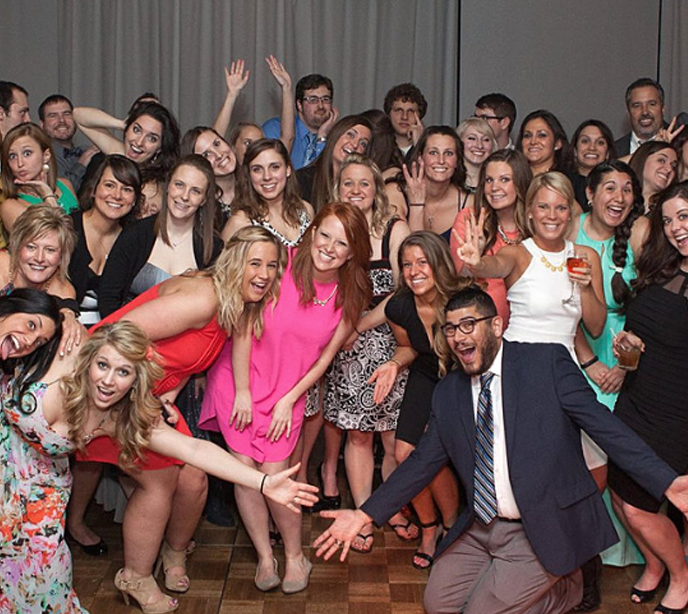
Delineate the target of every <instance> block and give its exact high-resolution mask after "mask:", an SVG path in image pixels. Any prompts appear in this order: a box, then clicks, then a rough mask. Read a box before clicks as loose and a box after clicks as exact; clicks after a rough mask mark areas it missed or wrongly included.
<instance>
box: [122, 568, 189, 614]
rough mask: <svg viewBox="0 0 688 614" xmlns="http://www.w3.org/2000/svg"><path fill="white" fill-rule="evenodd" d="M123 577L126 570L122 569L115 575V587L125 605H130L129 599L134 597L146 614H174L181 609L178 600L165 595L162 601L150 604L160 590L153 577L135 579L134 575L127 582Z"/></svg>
mask: <svg viewBox="0 0 688 614" xmlns="http://www.w3.org/2000/svg"><path fill="white" fill-rule="evenodd" d="M123 576H124V569H123V568H122V569H120V570H119V571H118V572H117V575H115V586H116V587H117V589H118V590H119V592H120V593H122V598H123V599H124V603H126V604H127V605H129V598H130V597H133V599H134V601H136V603H138V604H139V607H140V608H141V611H142V612H143V613H144V614H165V613H166V612H174V611H175V610H176V609H177V608H178V607H179V602H178V601H177V600H176V599H174V598H173V597H169V596H168V595H165V594H164V593H163V598H162V599H160V600H158V601H154V602H153V603H148V600H149V599H150V598H151V595H152V594H153V593H155V592H156V591H158V590H159V589H158V585H157V583H156V582H155V578H154V577H153V576H141V577H138V578H135V577H134V576H133V575H132V577H131V578H129V579H128V580H125V579H124V577H123Z"/></svg>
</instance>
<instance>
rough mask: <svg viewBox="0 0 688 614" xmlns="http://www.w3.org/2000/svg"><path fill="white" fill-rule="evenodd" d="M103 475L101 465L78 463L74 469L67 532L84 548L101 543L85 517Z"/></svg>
mask: <svg viewBox="0 0 688 614" xmlns="http://www.w3.org/2000/svg"><path fill="white" fill-rule="evenodd" d="M102 473H103V465H102V464H101V463H90V462H78V463H75V464H74V466H73V467H72V476H73V478H74V484H73V486H72V495H71V497H70V499H69V505H68V506H67V530H68V531H69V533H70V534H71V536H72V537H73V538H74V539H75V540H76V541H77V542H79V543H80V544H83V545H84V546H91V545H94V544H97V543H98V542H99V541H100V537H99V536H98V535H97V534H96V533H94V532H93V531H92V530H91V529H90V528H89V527H88V526H87V525H86V521H85V519H84V517H85V516H86V509H87V508H88V504H89V503H90V501H91V499H93V495H94V493H95V492H96V488H97V487H98V482H99V481H100V476H101V475H102Z"/></svg>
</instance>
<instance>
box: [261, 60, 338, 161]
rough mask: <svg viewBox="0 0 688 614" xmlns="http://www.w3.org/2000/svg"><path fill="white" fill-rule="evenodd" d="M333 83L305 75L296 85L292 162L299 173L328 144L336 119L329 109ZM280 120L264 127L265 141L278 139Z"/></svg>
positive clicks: (335, 112) (321, 76) (319, 76)
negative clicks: (328, 137) (266, 139)
mask: <svg viewBox="0 0 688 614" xmlns="http://www.w3.org/2000/svg"><path fill="white" fill-rule="evenodd" d="M333 92H334V90H333V87H332V81H331V80H330V79H329V78H328V77H324V76H323V75H318V74H313V75H306V76H305V77H302V78H301V79H299V82H298V83H297V84H296V93H295V97H296V120H295V126H294V128H295V136H294V143H293V145H292V148H291V162H292V164H293V166H294V169H296V170H298V169H299V168H302V167H304V166H308V165H309V164H310V163H311V162H313V160H315V159H316V158H317V157H318V156H319V155H320V153H321V152H322V150H323V149H324V148H325V143H327V136H328V135H329V134H330V130H332V126H333V125H334V124H335V122H336V121H337V118H338V117H339V112H338V111H337V109H336V108H334V107H333V106H332V94H333ZM280 128H281V120H280V118H279V117H273V118H272V119H269V120H268V121H266V122H265V123H264V124H263V133H264V134H265V137H266V138H268V139H279V138H280Z"/></svg>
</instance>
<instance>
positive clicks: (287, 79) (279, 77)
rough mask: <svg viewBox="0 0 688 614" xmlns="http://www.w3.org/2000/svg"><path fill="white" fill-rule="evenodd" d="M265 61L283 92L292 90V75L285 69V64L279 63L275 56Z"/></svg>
mask: <svg viewBox="0 0 688 614" xmlns="http://www.w3.org/2000/svg"><path fill="white" fill-rule="evenodd" d="M265 61H266V62H267V63H268V68H269V69H270V72H271V73H272V76H273V77H275V81H277V83H278V84H279V86H280V87H281V88H282V89H283V90H288V89H291V75H290V74H289V72H288V71H287V69H286V68H284V64H282V63H281V62H279V61H278V60H277V58H276V57H275V56H274V55H270V56H269V57H267V58H265Z"/></svg>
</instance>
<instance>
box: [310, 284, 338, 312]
mask: <svg viewBox="0 0 688 614" xmlns="http://www.w3.org/2000/svg"><path fill="white" fill-rule="evenodd" d="M337 288H339V284H338V283H336V284H335V285H334V288H332V292H330V296H328V297H327V298H326V299H323V300H320V299H319V298H318V297H316V296H314V297H313V304H314V305H315V306H316V307H324V306H325V305H327V303H329V302H330V299H331V298H332V297H333V296H334V294H335V292H337Z"/></svg>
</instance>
